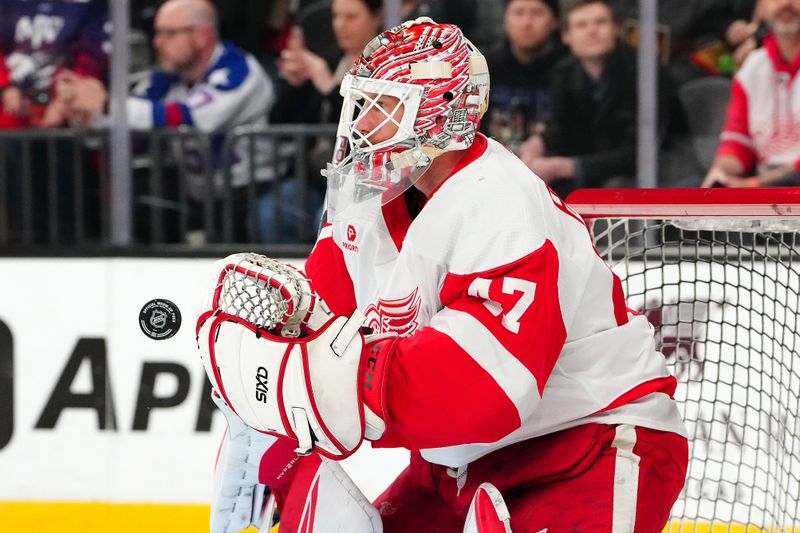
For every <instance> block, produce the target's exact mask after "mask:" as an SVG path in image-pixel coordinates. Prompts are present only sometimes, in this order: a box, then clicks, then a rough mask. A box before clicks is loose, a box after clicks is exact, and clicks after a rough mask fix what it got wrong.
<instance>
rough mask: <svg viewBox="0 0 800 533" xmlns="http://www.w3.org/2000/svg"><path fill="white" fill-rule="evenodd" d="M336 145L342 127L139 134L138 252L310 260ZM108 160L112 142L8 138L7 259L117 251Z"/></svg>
mask: <svg viewBox="0 0 800 533" xmlns="http://www.w3.org/2000/svg"><path fill="white" fill-rule="evenodd" d="M334 135H335V126H333V125H325V126H320V125H281V126H267V127H240V128H237V129H235V130H233V131H231V132H229V133H228V134H226V135H207V134H203V133H200V132H197V131H195V130H192V129H182V128H180V129H161V130H156V131H153V132H146V133H145V132H136V133H133V134H132V136H131V138H132V146H133V154H134V156H133V158H132V161H131V165H132V178H131V179H132V181H133V183H132V184H131V185H132V187H131V188H132V190H133V195H132V204H133V205H131V209H132V212H133V229H132V232H133V235H132V239H131V241H132V242H133V243H135V244H134V245H133V246H132V248H135V249H137V250H141V251H143V252H145V253H146V251H147V250H148V249H153V250H155V249H158V250H161V251H166V252H169V251H174V252H176V253H181V252H192V251H193V252H201V253H202V250H203V249H209V250H211V249H219V248H228V247H240V246H239V245H249V247H250V248H253V247H257V248H264V247H268V248H276V245H279V246H277V248H276V249H279V250H283V251H285V252H291V251H292V250H296V251H297V254H301V253H302V252H303V251H305V250H307V249H308V247H309V245H310V243H312V242H313V239H314V236H315V235H316V231H317V228H318V224H319V222H318V216H319V212H320V207H321V202H322V196H323V193H324V178H322V176H320V175H319V170H320V168H321V167H322V165H323V164H324V160H325V159H326V158H327V157H329V156H330V146H332V140H333V137H334ZM108 154H109V135H108V134H107V132H105V131H95V130H80V129H69V130H66V129H62V130H50V129H39V130H20V131H0V248H1V249H2V253H4V254H6V255H8V254H9V253H12V252H14V251H15V250H16V251H20V250H26V251H28V252H30V253H35V251H36V249H39V248H48V249H52V248H54V247H56V248H67V249H69V248H72V249H74V248H75V247H77V248H79V249H89V248H104V247H108V246H109V242H110V241H109V234H110V222H111V218H112V217H113V216H114V213H112V212H110V208H109V206H110V205H111V201H110V200H111V198H110V194H111V193H110V187H109V170H108V169H109V164H108ZM315 154H316V155H315ZM290 255H295V254H290Z"/></svg>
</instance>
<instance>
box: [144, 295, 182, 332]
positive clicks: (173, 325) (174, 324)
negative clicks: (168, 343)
mask: <svg viewBox="0 0 800 533" xmlns="http://www.w3.org/2000/svg"><path fill="white" fill-rule="evenodd" d="M139 327H140V328H141V330H142V333H144V334H145V335H147V336H148V337H150V338H151V339H153V340H157V341H161V340H166V339H169V338H172V337H173V336H174V335H175V334H176V333H178V330H179V329H180V327H181V312H180V310H179V309H178V306H177V305H175V304H174V303H172V302H170V301H169V300H166V299H164V298H158V299H155V300H150V301H149V302H147V303H146V304H144V307H142V310H141V311H139Z"/></svg>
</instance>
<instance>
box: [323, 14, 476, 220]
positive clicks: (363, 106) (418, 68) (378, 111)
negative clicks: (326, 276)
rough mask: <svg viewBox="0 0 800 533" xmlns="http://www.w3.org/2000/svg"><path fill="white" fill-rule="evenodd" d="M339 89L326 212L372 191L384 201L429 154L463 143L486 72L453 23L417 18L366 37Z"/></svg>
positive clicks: (416, 173) (472, 128) (471, 133)
mask: <svg viewBox="0 0 800 533" xmlns="http://www.w3.org/2000/svg"><path fill="white" fill-rule="evenodd" d="M341 94H342V97H343V98H344V104H343V107H342V114H341V118H340V120H339V129H338V132H337V143H336V149H335V152H334V155H333V160H332V162H331V164H330V165H329V166H328V169H327V170H326V171H325V175H326V176H327V178H328V212H329V216H330V217H333V216H335V215H336V214H337V213H339V212H341V211H342V210H343V209H344V208H346V207H347V206H348V205H352V204H353V203H358V202H361V201H363V200H365V199H368V198H374V197H375V196H377V195H380V196H381V199H382V201H381V203H387V202H389V201H391V200H392V199H394V198H396V197H397V196H398V195H400V194H402V193H403V192H404V191H405V190H406V189H407V188H408V187H410V186H411V185H413V184H414V182H415V181H416V179H418V178H419V177H420V176H421V175H422V173H423V172H424V171H425V170H426V169H427V168H428V166H429V165H430V163H431V161H432V160H433V159H434V158H435V157H437V156H438V155H440V154H442V153H443V152H447V151H451V150H463V149H466V148H468V147H469V146H470V145H471V144H472V142H473V141H474V140H475V135H476V133H477V130H478V126H479V124H480V119H481V117H482V116H483V114H484V113H485V111H486V108H487V106H488V99H489V71H488V68H487V66H486V60H485V59H484V57H483V55H481V53H480V52H479V51H478V50H477V49H476V48H475V47H474V46H473V45H472V43H470V42H469V40H468V39H467V38H466V37H464V35H463V34H462V33H461V30H460V29H458V27H457V26H453V25H451V24H437V23H435V22H434V21H433V20H431V19H429V18H427V17H422V18H418V19H416V20H412V21H407V22H405V23H403V24H401V25H400V26H397V27H395V28H392V29H390V30H388V31H385V32H383V33H382V34H380V35H378V36H377V37H375V38H374V39H373V40H372V41H370V43H369V44H367V46H366V47H365V48H364V51H363V52H362V53H361V55H360V56H359V57H358V58H357V59H356V61H355V64H354V65H353V67H352V68H351V69H350V71H349V72H348V73H347V74H346V75H345V77H344V80H343V81H342V86H341ZM376 117H377V118H376ZM387 132H388V133H387Z"/></svg>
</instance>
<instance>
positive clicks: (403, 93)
mask: <svg viewBox="0 0 800 533" xmlns="http://www.w3.org/2000/svg"><path fill="white" fill-rule="evenodd" d="M423 90H424V88H423V87H422V86H420V85H412V84H409V83H398V82H394V81H389V80H381V79H373V78H366V77H363V76H354V75H352V74H349V73H348V74H345V76H344V80H343V81H342V88H341V91H340V92H341V95H342V97H343V98H344V103H343V105H342V114H341V117H340V119H339V128H338V130H337V136H338V137H339V139H340V141H339V143H337V145H338V146H342V147H344V146H346V147H347V148H349V154H344V153H341V152H339V153H337V154H336V155H335V157H334V161H333V164H334V166H339V165H342V164H346V163H348V162H350V161H353V160H356V159H362V158H363V156H365V155H367V154H375V153H376V152H380V151H387V152H388V151H397V149H398V148H401V147H404V148H412V147H414V146H418V145H420V141H419V139H418V136H417V133H416V132H415V131H414V123H415V121H416V117H417V111H418V110H419V106H420V102H421V100H422V94H423ZM383 96H392V97H394V98H397V100H398V102H397V105H396V106H395V107H394V108H393V109H385V108H384V107H382V106H381V105H380V104H379V101H380V100H381V97H383ZM401 108H402V113H403V114H402V117H400V118H399V119H398V118H397V117H396V116H395V114H396V113H397V111H398V110H399V109H401ZM373 109H375V110H377V111H378V112H379V113H380V114H381V115H382V117H383V120H381V121H380V122H379V123H378V125H377V126H375V127H374V128H372V130H371V131H368V132H362V131H360V130H359V123H360V122H361V121H362V119H363V118H364V117H365V116H366V115H367V113H370V112H372V111H373ZM387 124H395V125H396V126H397V131H396V132H395V133H394V135H392V137H391V138H389V139H386V140H383V141H380V142H372V141H370V137H372V136H373V135H374V134H375V133H377V131H378V130H380V129H381V128H383V127H384V126H386V125H387ZM344 140H346V144H345V142H343V141H344ZM343 145H344V146H343Z"/></svg>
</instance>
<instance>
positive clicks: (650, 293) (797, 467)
mask: <svg viewBox="0 0 800 533" xmlns="http://www.w3.org/2000/svg"><path fill="white" fill-rule="evenodd" d="M719 222H720V221H719V219H713V218H712V219H709V218H705V219H694V220H691V221H688V220H685V219H676V220H673V221H657V220H642V219H634V218H613V219H610V218H597V219H594V220H592V221H591V229H592V233H593V236H594V239H595V243H596V246H597V248H598V252H600V254H601V255H602V256H603V257H604V259H606V261H607V262H608V263H609V264H610V265H611V266H612V268H613V270H614V271H615V272H616V273H617V275H619V276H620V278H621V279H622V282H623V287H624V289H625V293H626V295H627V296H628V305H629V306H630V307H631V308H633V309H636V310H638V311H640V312H642V313H644V314H645V315H646V316H647V317H648V318H649V320H650V322H651V323H652V324H653V325H654V326H655V329H656V335H657V341H658V344H659V347H660V349H661V350H662V352H663V353H664V355H665V356H666V358H667V360H668V363H669V365H670V367H671V370H672V372H673V373H674V374H675V375H676V377H677V378H678V381H679V385H678V389H677V392H676V399H677V400H678V402H679V405H680V409H681V412H682V415H683V417H684V420H685V421H686V425H687V428H688V431H689V438H690V463H689V472H688V480H687V483H686V486H685V488H684V491H683V493H682V495H681V498H680V500H679V501H678V502H677V504H676V505H675V507H674V508H673V511H672V516H673V519H674V522H673V526H672V531H682V532H683V531H713V532H722V531H731V532H733V531H742V532H744V531H747V532H750V531H770V532H772V531H780V532H791V531H800V352H799V351H798V350H799V349H800V342H798V341H800V337H799V336H798V331H800V318H798V309H800V298H799V295H800V239H798V233H797V228H798V223H797V219H794V220H784V221H775V220H773V221H771V222H770V223H769V224H766V223H758V222H757V221H754V220H742V221H736V220H731V219H726V220H723V221H721V224H720V223H719ZM679 523H680V524H682V528H680V529H676V528H678V527H679V526H677V524H679ZM744 526H750V527H751V528H752V529H745V528H744Z"/></svg>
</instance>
